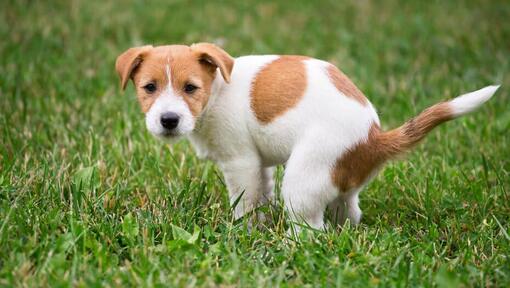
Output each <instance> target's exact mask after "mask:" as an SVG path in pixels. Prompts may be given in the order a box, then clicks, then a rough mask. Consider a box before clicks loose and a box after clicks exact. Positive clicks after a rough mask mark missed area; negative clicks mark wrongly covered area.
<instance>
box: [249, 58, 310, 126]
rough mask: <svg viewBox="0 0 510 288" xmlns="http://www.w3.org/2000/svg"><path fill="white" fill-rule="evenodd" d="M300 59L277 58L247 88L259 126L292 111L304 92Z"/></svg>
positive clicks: (304, 76)
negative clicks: (249, 89)
mask: <svg viewBox="0 0 510 288" xmlns="http://www.w3.org/2000/svg"><path fill="white" fill-rule="evenodd" d="M306 59H309V58H307V57H303V56H281V57H280V58H278V59H276V60H274V61H273V62H271V63H269V64H267V65H266V66H265V67H264V68H262V70H260V71H259V73H258V74H257V75H256V76H255V79H254V80H253V82H252V86H251V109H252V110H253V112H254V113H255V117H257V119H258V120H259V121H260V122H262V123H263V124H268V123H270V122H272V121H273V120H274V119H275V118H277V117H278V116H281V115H283V114H284V113H285V112H286V111H287V110H289V109H291V108H292V107H294V106H295V105H296V104H297V103H299V101H300V100H301V98H303V95H304V92H305V90H306V85H307V80H306V67H305V63H303V61H304V60H306Z"/></svg>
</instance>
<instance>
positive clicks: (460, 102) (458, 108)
mask: <svg viewBox="0 0 510 288" xmlns="http://www.w3.org/2000/svg"><path fill="white" fill-rule="evenodd" d="M499 86H500V85H491V86H487V87H485V88H482V89H480V90H477V91H473V92H470V93H467V94H464V95H461V96H459V97H457V98H455V99H453V100H451V101H450V102H449V103H450V107H451V108H452V110H453V116H454V117H458V116H462V115H464V114H466V113H469V112H471V111H473V110H475V109H476V108H478V107H479V106H480V105H482V104H483V103H485V102H486V101H487V100H489V99H491V97H492V95H494V93H496V91H497V90H498V88H499Z"/></svg>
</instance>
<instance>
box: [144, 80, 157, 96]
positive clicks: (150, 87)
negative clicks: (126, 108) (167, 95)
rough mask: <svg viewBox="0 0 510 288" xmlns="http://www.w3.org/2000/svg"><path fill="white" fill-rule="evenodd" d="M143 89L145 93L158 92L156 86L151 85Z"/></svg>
mask: <svg viewBox="0 0 510 288" xmlns="http://www.w3.org/2000/svg"><path fill="white" fill-rule="evenodd" d="M142 88H143V89H144V90H145V92H147V93H149V94H151V93H154V91H156V84H154V83H149V84H147V85H145V86H143V87H142Z"/></svg>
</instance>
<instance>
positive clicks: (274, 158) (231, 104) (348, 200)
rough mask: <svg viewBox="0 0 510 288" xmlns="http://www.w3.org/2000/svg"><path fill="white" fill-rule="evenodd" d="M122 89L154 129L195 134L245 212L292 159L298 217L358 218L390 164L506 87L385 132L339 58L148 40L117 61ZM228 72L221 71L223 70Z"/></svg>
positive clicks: (291, 201)
mask: <svg viewBox="0 0 510 288" xmlns="http://www.w3.org/2000/svg"><path fill="white" fill-rule="evenodd" d="M116 70H117V72H118V74H119V75H120V80H121V87H122V89H124V88H125V87H126V84H127V82H128V81H129V79H132V80H133V83H134V85H135V87H136V93H137V96H138V100H139V102H140V106H141V108H142V111H143V112H144V113H145V122H146V125H147V128H148V129H149V131H150V132H151V133H152V134H154V135H155V136H157V137H159V138H162V139H175V138H178V137H180V136H187V137H188V139H189V140H190V142H191V143H192V145H193V146H194V148H195V150H196V152H197V154H198V156H199V157H204V158H208V159H211V160H213V161H215V162H216V163H217V164H218V166H219V167H220V169H221V170H222V171H223V174H224V177H225V180H226V183H227V187H228V191H229V194H230V195H229V196H230V200H231V203H236V202H237V205H236V207H235V209H234V213H235V215H234V216H235V217H236V218H239V217H241V216H243V215H244V214H245V213H247V212H249V211H250V210H253V209H254V208H256V207H258V206H260V205H262V204H264V203H267V202H268V201H272V199H273V197H274V194H273V187H272V186H273V184H272V178H273V175H272V172H273V167H274V166H275V165H278V164H285V175H284V177H283V184H282V196H283V199H284V201H285V207H286V209H287V211H288V214H289V215H290V217H291V218H292V219H291V220H292V221H293V222H301V223H302V222H305V223H307V224H308V225H310V226H311V227H313V228H317V229H321V228H323V223H324V222H323V216H324V211H325V210H326V208H327V207H329V208H331V209H332V210H333V211H335V212H334V214H335V215H336V216H335V217H336V219H334V220H335V222H336V223H343V222H344V221H345V220H346V219H349V220H350V222H351V223H353V224H358V223H359V222H360V218H361V210H360V208H359V206H358V201H359V200H358V195H359V193H360V191H361V190H362V189H363V187H364V186H365V185H366V184H367V183H368V182H369V181H370V180H371V179H372V178H373V177H374V176H375V175H376V173H377V172H378V171H379V170H380V169H381V167H382V166H383V164H384V163H386V162H387V161H388V160H390V159H392V158H394V157H395V156H397V155H399V154H402V153H403V152H406V151H408V150H409V149H411V148H412V147H413V146H414V145H415V144H417V143H418V142H419V141H420V140H421V139H422V138H423V137H425V135H426V134H427V133H428V132H430V131H431V130H432V129H433V128H434V127H436V126H437V125H439V124H441V123H443V122H446V121H448V120H452V119H454V118H456V117H459V116H461V115H464V114H466V113H468V112H471V111H473V110H474V109H475V108H477V107H478V106H480V105H481V104H482V103H484V102H485V101H487V100H489V98H491V96H492V95H493V94H494V93H495V92H496V90H497V89H498V87H499V86H488V87H485V88H483V89H481V90H478V91H475V92H471V93H468V94H464V95H462V96H460V97H457V98H455V99H453V100H449V101H446V102H441V103H438V104H435V105H433V106H432V107H430V108H428V109H426V110H425V111H423V112H422V113H420V114H419V115H418V116H416V117H415V118H412V119H411V120H409V121H407V122H406V123H404V124H403V125H402V126H400V127H398V128H396V129H393V130H390V131H382V130H381V128H380V123H379V117H378V116H377V113H376V110H375V109H374V107H373V106H372V104H371V103H370V101H368V99H367V98H366V97H365V96H364V95H363V93H362V92H361V91H360V90H359V89H358V88H356V86H355V85H354V84H353V83H352V82H351V81H350V80H349V78H347V76H345V75H344V74H343V73H342V72H341V71H340V70H339V69H338V68H336V67H335V66H334V65H332V64H330V63H328V62H325V61H321V60H317V59H313V58H309V57H304V56H278V55H264V56H243V57H239V58H235V59H234V58H232V57H231V56H230V55H229V54H228V53H227V52H225V51H224V50H222V49H221V48H219V47H217V46H215V45H213V44H209V43H199V44H194V45H191V46H184V45H170V46H158V47H153V46H143V47H135V48H131V49H128V50H127V51H125V52H124V53H123V54H121V55H120V56H119V57H118V58H117V61H116ZM218 71H219V73H218Z"/></svg>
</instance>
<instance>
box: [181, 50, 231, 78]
mask: <svg viewBox="0 0 510 288" xmlns="http://www.w3.org/2000/svg"><path fill="white" fill-rule="evenodd" d="M191 49H192V50H193V51H194V52H195V53H198V58H199V61H200V62H201V63H204V64H205V65H209V66H210V67H211V68H212V71H213V72H214V71H216V68H220V72H221V76H223V79H224V80H225V82H227V83H230V74H231V73H232V69H233V68H234V58H232V56H230V55H229V54H228V53H227V52H225V50H223V49H221V48H220V47H218V46H216V45H214V44H211V43H197V44H193V45H191Z"/></svg>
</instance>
